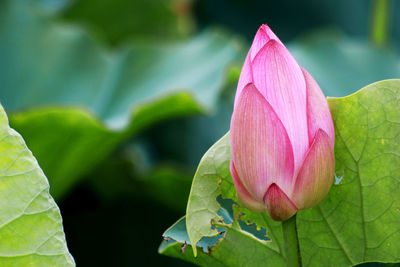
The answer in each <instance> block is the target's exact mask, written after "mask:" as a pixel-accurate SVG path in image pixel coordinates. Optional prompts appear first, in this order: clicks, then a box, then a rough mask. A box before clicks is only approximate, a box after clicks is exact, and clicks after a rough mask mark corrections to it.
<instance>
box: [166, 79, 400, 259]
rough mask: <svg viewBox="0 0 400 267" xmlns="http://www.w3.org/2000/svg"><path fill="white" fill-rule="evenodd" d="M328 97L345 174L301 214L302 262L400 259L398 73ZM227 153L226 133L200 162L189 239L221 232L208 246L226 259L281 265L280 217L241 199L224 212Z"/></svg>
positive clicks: (229, 194) (230, 194)
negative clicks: (262, 232)
mask: <svg viewBox="0 0 400 267" xmlns="http://www.w3.org/2000/svg"><path fill="white" fill-rule="evenodd" d="M328 101H329V104H330V108H331V111H332V116H333V118H334V123H335V129H336V144H335V157H336V175H338V176H342V177H343V178H342V182H341V183H340V184H339V185H335V186H333V188H332V189H331V191H330V193H329V194H328V196H327V198H326V199H325V200H324V201H323V202H322V203H321V204H320V205H318V206H316V207H314V208H312V209H308V210H303V211H300V212H299V213H298V216H297V217H298V222H297V227H298V232H299V241H300V250H301V258H302V261H303V265H304V266H319V265H320V263H321V262H324V264H326V265H330V266H334V265H339V266H351V265H355V264H358V263H363V262H392V263H394V262H400V258H399V253H398V251H399V249H400V248H399V246H400V242H399V240H400V224H399V223H398V221H399V220H400V212H399V205H400V196H399V194H398V186H399V183H400V172H399V166H400V155H399V153H398V151H399V150H400V139H399V137H400V134H399V133H400V80H386V81H381V82H377V83H374V84H371V85H369V86H367V87H365V88H363V89H362V90H360V91H358V92H357V93H355V94H353V95H350V96H348V97H343V98H330V99H329V100H328ZM230 157H231V154H230V147H229V135H228V134H227V135H226V136H224V137H223V138H222V139H221V140H220V141H218V142H217V143H216V144H215V145H214V146H213V147H211V148H210V150H209V151H208V152H207V153H206V154H205V155H204V157H203V159H202V160H201V162H200V164H199V167H198V170H197V172H196V175H195V177H194V181H193V184H192V189H191V193H190V196H189V201H188V207H187V214H186V220H187V221H186V225H187V231H188V237H189V240H190V241H191V242H190V244H191V245H192V246H197V244H199V242H201V240H202V239H203V238H207V237H212V236H218V235H221V234H224V237H223V238H221V239H220V240H219V241H218V243H217V244H216V245H214V246H212V247H211V248H209V250H210V251H211V252H210V253H209V254H208V255H209V257H212V258H214V259H216V260H218V261H219V262H221V263H222V264H225V265H229V266H242V265H243V264H244V263H246V264H247V265H248V264H251V265H254V266H258V265H260V264H265V263H268V264H270V265H271V266H284V265H285V256H284V255H283V250H282V247H283V244H282V229H281V223H280V222H275V221H272V220H271V219H270V218H269V216H268V215H266V214H265V213H254V212H251V211H249V210H247V209H245V208H243V207H242V206H241V205H239V204H235V205H233V214H234V220H233V221H231V220H230V219H226V218H225V217H224V216H223V213H221V210H222V209H223V205H222V204H221V201H219V200H218V198H219V197H220V196H222V198H223V199H231V200H233V201H235V202H236V203H237V197H236V193H235V189H234V186H233V183H232V178H231V176H230V173H229V160H230ZM241 222H242V223H241ZM243 222H245V223H247V224H252V223H255V224H256V225H257V227H258V228H264V229H266V237H267V239H269V240H267V241H264V240H263V239H260V236H258V235H254V234H253V235H251V234H249V232H248V231H246V228H245V227H244V226H243ZM248 248H254V249H256V251H254V249H253V250H251V251H248ZM163 251H166V250H162V252H163ZM175 251H176V249H175ZM194 252H196V247H194ZM165 253H168V254H169V255H172V256H176V257H180V258H186V257H183V256H182V257H181V256H180V255H177V254H176V252H171V251H169V252H165ZM249 255H251V257H249ZM201 257H204V255H203V256H201ZM264 257H265V258H264ZM187 258H188V259H191V258H190V257H187ZM243 260H244V262H243ZM198 264H202V265H203V261H202V260H201V261H199V262H198Z"/></svg>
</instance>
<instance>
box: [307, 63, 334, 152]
mask: <svg viewBox="0 0 400 267" xmlns="http://www.w3.org/2000/svg"><path fill="white" fill-rule="evenodd" d="M301 70H302V71H303V75H304V79H305V81H306V88H307V120H308V140H309V141H310V145H311V142H313V140H314V136H315V134H316V132H317V131H318V129H322V130H324V131H325V132H326V133H327V134H328V136H329V138H330V142H331V146H332V147H333V146H334V143H335V129H334V127H333V122H332V116H331V112H330V110H329V107H328V102H327V101H326V98H325V96H324V94H323V93H322V91H321V89H320V88H319V86H318V84H317V82H316V81H315V80H314V79H313V77H312V76H311V75H310V74H309V73H308V72H307V71H306V70H305V69H303V68H302V69H301Z"/></svg>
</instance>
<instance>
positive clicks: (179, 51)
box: [0, 0, 400, 266]
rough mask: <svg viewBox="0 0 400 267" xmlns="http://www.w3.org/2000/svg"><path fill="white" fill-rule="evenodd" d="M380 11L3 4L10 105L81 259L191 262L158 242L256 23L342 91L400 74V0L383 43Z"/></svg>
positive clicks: (1, 93) (240, 0) (225, 117)
mask: <svg viewBox="0 0 400 267" xmlns="http://www.w3.org/2000/svg"><path fill="white" fill-rule="evenodd" d="M372 5H373V3H372V1H362V2H360V1H357V0H351V1H346V0H339V1H334V2H333V1H328V0H324V1H313V0H307V1H302V3H300V2H299V3H297V2H293V1H286V0H285V1H261V0H251V1H245V0H234V1H227V0H204V1H195V0H193V1H190V0H168V1H147V0H131V1H127V0H113V1H111V0H107V1H101V3H100V2H98V1H84V0H75V1H72V0H71V1H68V0H40V1H31V0H16V1H11V0H5V1H2V2H1V3H0V38H1V42H0V55H1V58H2V60H1V61H0V77H1V78H0V80H1V89H0V101H1V103H2V105H3V106H4V107H5V109H6V111H7V113H8V115H9V118H10V125H11V126H12V127H13V128H15V129H16V130H17V131H18V132H20V133H21V134H22V136H23V137H24V139H25V141H26V143H27V145H28V147H29V148H30V149H31V150H32V152H33V154H34V156H35V157H36V158H37V159H38V161H39V164H40V166H41V168H42V169H43V171H44V172H45V174H46V176H47V177H48V179H49V181H50V188H51V193H52V195H53V196H54V197H55V198H56V200H57V202H58V204H59V206H60V209H61V214H62V216H63V220H64V230H65V233H66V238H67V241H68V247H69V250H70V252H71V254H72V255H73V256H74V258H75V261H76V262H77V263H78V264H80V265H83V266H86V265H88V266H90V265H96V266H104V265H118V266H131V265H132V264H133V263H137V264H139V265H140V264H141V263H146V264H150V265H153V264H154V265H160V264H161V263H162V264H163V265H167V266H177V265H181V266H185V265H187V263H185V262H181V261H176V260H174V259H172V258H167V257H165V256H162V255H158V254H157V247H158V245H159V243H160V241H161V240H160V236H161V234H162V233H163V231H164V230H165V229H166V228H167V227H168V226H170V225H171V224H172V223H173V222H175V221H176V219H177V218H179V217H180V216H181V215H183V214H184V213H185V207H186V201H187V198H188V195H189V189H190V184H191V181H192V177H193V174H194V170H195V168H196V166H197V164H198V162H199V160H200V158H201V156H202V155H203V154H204V153H205V152H206V150H207V149H208V148H209V147H210V146H211V145H212V144H213V143H214V142H216V141H217V140H218V139H219V138H220V137H221V136H223V135H224V134H225V133H226V132H227V130H228V129H229V121H230V114H231V111H232V99H233V96H234V92H235V87H236V82H237V79H238V76H239V73H240V67H241V62H242V60H243V58H244V56H245V53H246V50H247V49H248V47H249V45H250V42H251V39H252V38H253V36H254V34H255V32H256V30H257V28H258V27H259V25H260V24H262V23H268V24H269V25H270V26H271V28H272V29H273V30H274V31H275V32H276V33H277V35H278V36H279V37H280V38H281V39H282V40H283V41H284V42H285V43H286V44H287V46H288V48H289V49H290V51H291V52H292V53H293V54H294V56H295V57H296V59H297V60H298V61H299V63H300V64H301V65H302V66H304V67H305V68H306V69H307V70H308V71H309V72H310V73H311V74H312V75H313V76H314V78H315V79H316V80H317V81H318V83H319V84H320V86H321V88H322V89H323V90H324V92H325V94H327V95H329V96H344V95H347V94H350V93H352V92H355V91H356V90H358V89H359V88H361V87H363V86H365V85H367V84H369V83H372V82H374V81H377V80H382V79H388V78H394V77H399V74H400V59H399V55H398V50H399V48H400V46H399V41H400V17H399V16H396V15H395V14H396V11H399V9H400V3H398V2H396V1H393V5H392V8H391V11H390V12H388V13H387V14H386V15H387V17H390V18H391V24H390V25H391V27H390V29H389V32H390V36H391V39H390V41H389V42H388V43H386V44H384V45H383V46H382V45H381V46H379V47H378V46H376V45H373V44H372V42H371V41H370V37H369V32H370V28H371V27H372V25H371V23H370V21H371V12H372V11H371V10H372ZM288 7H290V8H288ZM349 10H351V12H352V15H351V16H349V15H348V11H349ZM227 216H228V215H227ZM99 222H101V223H99ZM233 235H234V233H233V232H232V238H234V236H233ZM179 249H180V248H179ZM96 255H103V257H96ZM132 255H134V257H132ZM185 255H186V254H185Z"/></svg>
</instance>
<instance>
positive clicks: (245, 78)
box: [234, 52, 253, 107]
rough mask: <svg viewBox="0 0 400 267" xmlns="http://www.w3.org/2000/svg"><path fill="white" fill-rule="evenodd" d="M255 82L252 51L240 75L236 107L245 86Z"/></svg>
mask: <svg viewBox="0 0 400 267" xmlns="http://www.w3.org/2000/svg"><path fill="white" fill-rule="evenodd" d="M252 82H253V73H252V70H251V64H250V52H249V53H248V54H247V57H246V59H245V61H244V63H243V67H242V71H241V73H240V77H239V82H238V86H237V90H236V95H235V105H234V106H235V107H236V104H237V101H238V99H239V96H240V94H241V93H242V91H243V88H244V87H245V86H246V85H247V84H249V83H252Z"/></svg>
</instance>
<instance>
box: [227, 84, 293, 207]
mask: <svg viewBox="0 0 400 267" xmlns="http://www.w3.org/2000/svg"><path fill="white" fill-rule="evenodd" d="M231 151H232V158H233V162H234V163H235V167H236V171H237V173H238V176H239V177H240V179H241V181H242V183H243V185H244V186H245V187H246V189H247V191H248V192H249V193H250V194H251V195H252V196H253V197H254V198H255V199H256V200H257V201H260V202H261V201H263V198H264V194H265V192H266V191H267V189H268V187H269V186H270V184H271V183H277V184H279V186H280V187H281V188H282V189H283V190H286V191H287V192H291V186H292V185H293V183H292V182H293V154H292V148H291V145H290V141H289V138H288V136H287V133H286V131H285V128H284V127H283V125H282V123H281V121H280V120H279V118H278V117H277V115H276V114H275V112H274V110H273V109H272V108H271V106H270V105H269V104H268V102H267V101H266V100H265V99H264V97H263V96H262V95H261V94H260V92H259V91H258V90H257V88H256V87H255V86H254V85H253V84H248V85H247V86H246V87H245V88H244V89H243V92H242V93H241V95H240V97H239V100H238V103H237V105H236V107H235V109H234V111H233V114H232V120H231Z"/></svg>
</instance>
